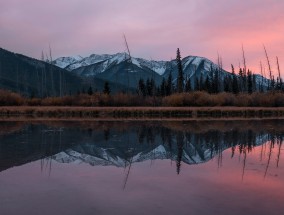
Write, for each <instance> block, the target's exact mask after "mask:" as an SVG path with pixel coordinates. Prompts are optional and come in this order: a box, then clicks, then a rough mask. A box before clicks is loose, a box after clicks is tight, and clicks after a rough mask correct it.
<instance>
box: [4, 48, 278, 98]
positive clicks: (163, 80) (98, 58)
mask: <svg viewBox="0 0 284 215" xmlns="http://www.w3.org/2000/svg"><path fill="white" fill-rule="evenodd" d="M179 63H180V64H181V65H182V67H181V69H182V71H179V70H180V69H179V68H180V67H179V66H178V65H179ZM233 70H234V69H233ZM181 74H182V76H181ZM179 80H181V81H179ZM106 83H107V84H108V87H109V88H110V92H111V93H116V92H131V93H138V94H140V95H143V96H167V95H170V94H172V93H175V92H181V91H180V90H178V88H179V89H182V92H190V91H192V90H199V91H207V92H209V93H219V92H223V91H225V92H232V93H239V92H247V93H252V92H255V91H267V90H268V89H282V82H281V83H280V80H279V81H278V79H277V81H269V80H268V79H266V78H264V77H262V76H260V75H255V74H252V72H251V71H246V70H245V69H240V70H239V71H238V72H237V73H235V72H234V71H233V73H229V72H227V71H225V70H223V69H222V66H221V65H220V64H219V65H216V64H214V63H213V62H211V61H210V60H208V59H206V58H202V57H196V56H188V57H185V58H183V59H182V60H181V59H180V62H179V60H171V61H154V60H145V59H142V58H133V57H130V56H129V55H127V54H126V53H118V54H114V55H107V54H105V55H95V54H93V55H90V56H89V57H85V58H83V57H81V56H76V57H61V58H58V59H56V60H54V61H52V60H51V59H49V60H43V61H40V60H36V59H33V58H29V57H26V56H23V55H20V54H15V53H12V52H9V51H6V50H4V49H0V88H2V89H8V90H11V91H14V92H18V93H20V94H22V95H25V96H29V97H47V96H64V95H69V94H76V93H89V94H92V93H93V92H103V91H104V90H105V87H106ZM178 83H180V84H181V85H182V86H178V85H179V84H178Z"/></svg>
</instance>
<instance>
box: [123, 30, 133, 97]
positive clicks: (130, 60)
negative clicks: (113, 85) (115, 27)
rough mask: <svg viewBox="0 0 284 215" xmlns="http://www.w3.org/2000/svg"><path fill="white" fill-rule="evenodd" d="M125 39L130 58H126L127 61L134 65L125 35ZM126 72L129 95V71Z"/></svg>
mask: <svg viewBox="0 0 284 215" xmlns="http://www.w3.org/2000/svg"><path fill="white" fill-rule="evenodd" d="M123 37H124V43H125V46H126V50H127V53H128V58H126V61H127V62H128V63H130V64H132V57H131V54H130V49H129V46H128V43H127V40H126V36H125V34H123ZM126 71H127V84H128V86H127V87H128V89H127V91H128V93H129V71H128V69H127V70H126Z"/></svg>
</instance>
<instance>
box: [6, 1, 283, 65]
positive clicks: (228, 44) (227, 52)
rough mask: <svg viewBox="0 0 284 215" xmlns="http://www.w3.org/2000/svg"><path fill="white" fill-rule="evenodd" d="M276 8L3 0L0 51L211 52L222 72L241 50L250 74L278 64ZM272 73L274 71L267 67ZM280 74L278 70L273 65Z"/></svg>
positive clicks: (267, 4)
mask: <svg viewBox="0 0 284 215" xmlns="http://www.w3.org/2000/svg"><path fill="white" fill-rule="evenodd" d="M283 8H284V2H280V1H276V0H270V1H264V0H262V1H261V0H248V1H246V2H244V1H237V0H217V1H214V2H212V1H211V0H192V1H186V0H179V1H172V0H151V1H145V0H135V1H131V0H120V1H117V0H104V1H99V0H50V1H48V2H44V3H43V2H42V1H37V0H26V1H21V0H9V1H1V2H0V29H1V31H0V38H1V43H0V46H1V47H3V48H6V49H9V50H12V51H16V52H20V53H23V54H26V55H29V56H32V57H37V58H38V57H39V56H40V53H41V50H42V49H47V47H48V44H49V43H50V44H51V46H52V49H53V53H54V55H55V57H59V56H63V55H64V56H66V55H75V54H80V55H83V56H85V55H89V54H91V53H98V54H100V53H116V52H121V51H124V50H125V47H124V42H123V38H122V35H123V34H124V33H125V34H126V36H127V39H128V42H129V45H130V48H131V51H132V53H133V55H134V56H139V57H145V58H148V59H149V58H150V57H152V58H153V59H165V60H167V59H170V58H174V57H175V51H176V48H177V47H179V48H180V49H181V51H182V56H187V55H200V56H205V57H208V58H209V59H211V60H213V61H214V60H215V59H216V58H217V53H219V54H220V55H221V56H222V57H223V62H224V66H225V68H227V69H229V68H230V64H231V63H233V64H234V65H235V66H236V67H237V66H238V62H239V61H241V46H242V44H243V45H244V48H245V51H246V57H247V62H248V64H249V66H250V68H252V69H254V70H257V69H258V65H259V61H260V60H262V61H264V60H265V58H264V52H263V48H262V44H265V45H266V47H267V49H268V51H269V54H270V57H271V61H272V62H273V61H275V60H274V59H275V56H278V57H279V59H280V64H281V62H283V61H284V53H283V51H282V49H281V47H283V46H284V36H283V35H284V28H283V24H284V15H282V14H283V13H282V9H283ZM274 68H275V69H276V67H275V66H274ZM281 68H284V66H283V67H281Z"/></svg>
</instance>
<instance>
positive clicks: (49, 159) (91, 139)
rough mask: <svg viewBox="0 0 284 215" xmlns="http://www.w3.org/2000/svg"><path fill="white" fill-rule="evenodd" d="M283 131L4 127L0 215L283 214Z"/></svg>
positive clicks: (205, 126)
mask: <svg viewBox="0 0 284 215" xmlns="http://www.w3.org/2000/svg"><path fill="white" fill-rule="evenodd" d="M283 125H284V121H280V120H278V121H275V120H274V121H271V120H265V121H251V122H249V121H234V122H229V121H202V122H195V121H190V122H186V121H181V122H170V121H168V122H58V121H57V122H48V123H41V122H1V123H0V128H1V131H0V190H1V191H0V199H1V204H0V214H1V215H2V214H3V215H5V214H283V211H284V204H283V199H284V192H283V191H284V161H283V159H284V158H282V157H281V153H282V152H283V146H282V143H283V141H282V139H283V136H284V127H283Z"/></svg>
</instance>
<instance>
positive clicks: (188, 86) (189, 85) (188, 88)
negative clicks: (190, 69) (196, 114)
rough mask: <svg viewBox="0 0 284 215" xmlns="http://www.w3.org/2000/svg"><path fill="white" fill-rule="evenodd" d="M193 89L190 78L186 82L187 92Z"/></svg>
mask: <svg viewBox="0 0 284 215" xmlns="http://www.w3.org/2000/svg"><path fill="white" fill-rule="evenodd" d="M191 90H192V89H191V81H190V78H188V79H187V80H186V83H185V92H187V93H189V92H190V91H191Z"/></svg>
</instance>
